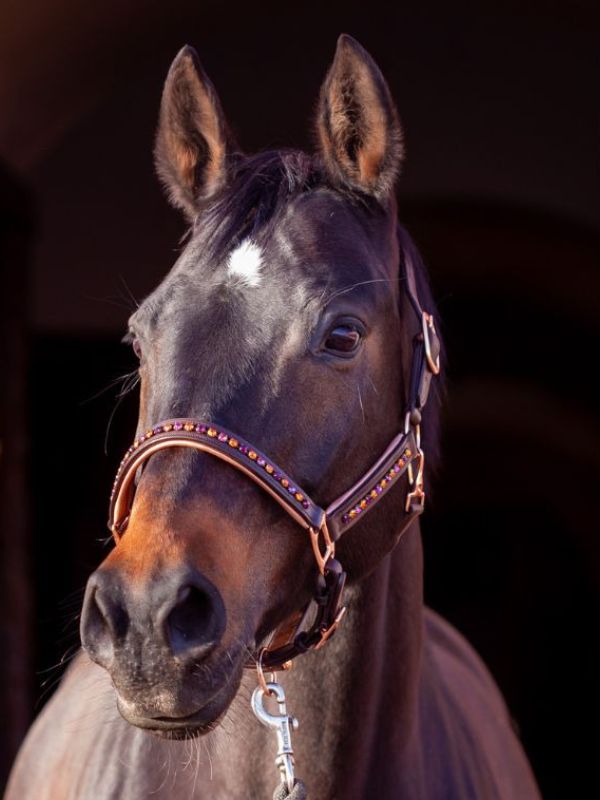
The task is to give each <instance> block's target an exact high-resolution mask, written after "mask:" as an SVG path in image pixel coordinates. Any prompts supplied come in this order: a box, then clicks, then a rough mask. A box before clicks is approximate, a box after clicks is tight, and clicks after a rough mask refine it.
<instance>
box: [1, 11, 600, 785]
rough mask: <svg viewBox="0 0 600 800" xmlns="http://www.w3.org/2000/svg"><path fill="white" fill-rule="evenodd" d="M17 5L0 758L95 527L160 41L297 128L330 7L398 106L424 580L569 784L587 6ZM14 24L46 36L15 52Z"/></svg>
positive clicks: (164, 58)
mask: <svg viewBox="0 0 600 800" xmlns="http://www.w3.org/2000/svg"><path fill="white" fill-rule="evenodd" d="M41 6H43V7H44V8H45V9H46V12H47V13H43V10H41V11H40V15H39V16H38V17H37V18H35V19H31V20H30V19H28V20H26V21H24V19H23V18H22V17H19V11H18V10H17V9H16V8H15V9H11V10H8V9H7V11H6V15H7V16H6V20H5V22H6V24H5V25H4V26H3V29H4V31H5V36H7V41H8V42H9V46H8V47H7V48H4V50H3V52H2V54H1V55H0V66H3V67H4V69H1V70H0V102H2V108H3V115H2V116H3V122H0V153H1V154H2V155H3V157H4V160H5V162H6V163H7V165H8V168H7V169H6V170H4V169H3V170H2V172H1V173H0V259H1V264H2V270H3V272H2V285H3V289H4V291H3V292H2V293H1V294H0V359H1V364H2V370H3V381H2V388H1V391H0V426H1V430H0V432H1V442H2V450H1V452H0V457H1V461H0V464H1V468H2V471H1V473H0V523H1V527H0V533H1V539H0V548H1V550H0V555H1V557H2V565H1V574H0V578H1V580H0V608H1V609H2V612H1V613H0V646H1V647H2V651H3V653H5V654H6V655H5V657H4V658H3V659H2V660H1V661H0V681H1V683H2V686H3V687H5V689H6V691H5V692H3V694H2V696H1V698H0V714H1V717H2V719H3V720H4V725H5V732H6V736H5V737H4V738H3V741H2V748H1V749H0V759H1V761H0V768H1V770H2V773H3V774H5V773H6V770H7V768H8V765H9V763H10V761H11V759H12V756H13V753H14V751H15V748H16V747H17V746H18V743H19V741H20V739H21V737H22V735H23V733H24V731H25V729H26V726H27V725H28V724H29V722H30V720H31V718H32V716H33V715H34V714H35V713H36V711H37V710H39V708H40V707H41V706H42V705H43V703H44V702H45V700H46V699H47V698H48V697H49V696H50V694H51V692H52V689H53V686H54V684H55V682H56V680H57V678H58V677H59V675H60V668H59V667H57V668H54V667H53V665H54V664H57V663H59V662H60V661H61V660H62V659H63V657H64V656H65V654H69V653H71V652H73V651H74V649H75V648H76V647H77V645H78V637H77V616H78V611H79V606H80V602H81V596H82V592H83V586H84V584H85V580H86V578H87V576H88V575H89V573H90V572H91V571H92V569H93V568H94V567H95V566H96V565H97V564H98V563H99V561H100V560H101V558H102V557H103V553H104V551H105V549H106V547H107V546H109V545H107V543H106V529H105V527H104V521H105V517H106V499H107V492H108V488H109V487H110V485H111V482H112V476H113V473H114V470H115V468H116V465H117V462H118V460H119V459H120V456H121V454H122V451H123V450H124V449H125V447H126V446H127V445H128V444H129V440H130V438H131V433H132V431H133V429H134V426H135V414H136V405H137V402H136V397H135V396H130V397H127V398H125V399H124V400H123V402H122V403H121V405H120V407H119V408H118V409H117V411H116V413H115V414H114V417H113V421H112V425H111V427H110V431H109V432H108V435H107V453H108V455H107V456H105V455H104V453H103V443H104V439H105V435H106V430H107V424H108V420H109V418H111V417H112V415H113V410H114V406H115V396H116V393H117V391H118V386H119V384H118V383H117V384H114V385H113V382H114V381H115V380H116V379H118V378H119V376H122V375H123V374H126V373H128V372H129V371H131V370H132V369H134V368H135V363H134V359H133V357H132V356H131V355H130V353H129V351H128V349H127V348H125V347H123V346H122V345H120V344H119V339H120V335H121V333H122V331H124V327H125V321H126V318H127V316H128V313H129V310H130V309H131V308H132V305H133V302H134V301H133V298H132V294H133V295H135V296H136V297H142V296H143V295H144V294H145V293H147V292H148V291H149V290H150V289H151V288H152V286H153V285H155V284H156V283H157V282H158V281H159V280H160V278H161V276H162V275H163V274H164V273H165V272H166V270H167V269H168V267H169V266H170V264H171V263H172V262H173V260H174V258H175V255H176V253H175V252H174V251H175V247H176V244H177V241H178V238H179V237H180V235H181V233H182V232H183V226H182V223H181V221H180V220H179V219H178V217H177V216H176V215H175V214H174V213H173V212H171V211H169V210H168V208H167V206H166V204H165V202H164V201H163V199H162V197H161V194H160V191H159V189H158V186H157V184H156V181H155V179H154V176H153V174H152V166H151V146H152V136H153V129H154V124H155V120H156V114H157V107H158V100H159V96H160V87H161V83H162V79H163V77H164V74H165V72H166V69H167V67H168V63H169V61H170V59H171V58H172V56H173V55H174V54H175V52H176V51H177V49H178V48H179V46H180V45H181V44H183V43H184V42H185V41H190V42H191V43H193V44H196V45H197V46H198V49H199V50H200V53H201V56H202V58H203V61H204V62H205V65H206V67H207V69H208V71H209V73H210V75H211V77H212V78H213V80H214V81H215V83H216V84H217V88H218V90H219V91H220V94H221V96H222V100H223V103H224V106H225V108H226V111H228V113H229V114H230V116H231V118H232V119H233V121H234V126H236V124H237V126H238V132H239V126H243V130H244V134H243V136H242V135H240V138H241V140H242V142H243V143H244V144H245V145H247V147H248V149H252V148H256V147H263V146H265V145H272V144H277V143H280V142H284V143H286V144H294V145H301V146H307V144H308V142H309V133H308V129H307V124H306V120H307V119H308V118H309V117H310V113H311V108H312V103H313V101H314V99H315V97H316V93H317V90H318V87H319V84H320V81H321V78H322V76H323V74H324V72H325V69H326V67H327V64H328V63H329V60H330V58H331V56H332V53H333V49H334V44H335V38H336V35H337V33H339V32H340V31H341V30H348V31H349V32H351V33H353V34H354V35H356V36H357V37H358V38H359V39H361V40H362V41H363V43H364V44H365V45H366V46H367V47H368V48H369V49H370V50H371V52H372V53H373V55H374V56H375V57H376V59H377V60H378V61H379V62H380V63H381V65H382V67H383V69H384V71H385V72H386V75H387V77H388V78H389V80H390V83H391V85H392V89H393V91H394V93H395V95H396V98H397V101H398V104H399V106H400V110H401V113H402V116H403V118H404V120H405V123H406V127H407V139H408V153H409V161H408V165H407V170H406V176H405V178H404V180H403V182H402V184H401V187H400V192H399V197H400V205H401V219H402V221H403V222H404V223H405V225H406V226H407V227H408V229H409V230H410V231H411V233H412V234H413V236H414V238H415V239H416V241H417V244H418V245H419V247H420V248H421V250H422V252H423V254H424V256H425V259H426V261H427V263H428V264H429V266H430V270H431V274H432V280H433V284H434V289H435V295H436V297H437V299H438V303H439V309H440V314H441V317H442V319H443V324H444V333H445V337H446V340H447V347H448V373H449V393H448V402H447V409H446V414H445V427H444V447H443V453H444V464H443V467H442V471H441V474H440V476H439V479H438V482H437V486H436V489H435V494H434V498H433V503H432V504H431V506H430V510H429V514H428V515H427V518H426V520H425V522H424V531H425V536H424V539H425V550H426V596H427V601H428V602H429V603H430V604H431V605H432V606H433V607H434V608H436V609H437V610H439V611H441V612H442V613H444V614H445V615H446V616H447V617H448V618H449V619H450V620H451V621H452V622H453V623H454V624H456V625H457V627H458V628H459V629H460V630H461V631H462V632H463V633H465V634H466V635H467V637H468V638H469V639H470V641H471V642H472V643H473V644H474V645H475V647H476V648H477V649H478V651H479V652H480V653H481V655H482V656H483V658H484V659H485V660H486V662H487V664H488V665H489V667H490V669H491V670H492V672H493V674H494V676H495V678H496V680H497V681H498V682H499V684H500V686H501V688H502V691H503V692H504V694H505V697H506V699H507V702H508V705H509V707H510V710H511V713H512V714H513V716H514V718H515V721H516V723H517V725H518V727H519V729H520V732H521V736H522V738H523V741H524V744H525V747H526V750H527V752H528V754H529V756H530V758H531V760H532V763H533V767H534V770H535V772H536V775H537V777H538V779H539V781H540V784H541V788H542V792H543V794H544V797H546V798H564V797H583V796H587V795H588V794H590V791H591V790H592V784H593V781H594V780H595V779H596V775H595V771H594V770H593V766H592V765H593V762H594V755H595V752H596V744H595V737H596V735H597V730H596V729H597V725H596V722H595V720H596V718H597V705H596V704H595V703H596V699H597V682H598V681H597V674H598V672H597V667H598V659H597V644H598V641H597V635H596V634H597V619H596V616H595V608H596V607H597V605H598V579H597V576H598V574H599V573H598V566H599V564H598V560H599V556H598V547H597V544H596V541H595V538H594V534H595V533H596V532H597V520H598V518H599V517H600V507H599V506H600V493H599V491H598V486H597V482H595V480H596V476H597V475H598V472H599V470H598V467H599V466H600V465H599V463H598V462H599V460H600V447H599V434H598V422H597V417H596V415H597V409H598V401H599V397H598V390H597V388H596V386H595V383H596V382H595V381H594V372H593V370H594V366H595V361H594V359H595V358H597V356H596V354H597V352H598V347H597V345H598V298H599V297H600V286H599V283H600V278H599V271H598V262H597V256H598V252H599V248H598V245H599V241H598V240H599V234H598V227H597V221H596V223H594V213H595V211H597V208H595V207H594V206H593V204H592V200H593V191H594V189H593V187H592V184H593V183H594V180H593V178H591V176H590V173H591V163H592V159H593V146H592V144H591V142H592V139H593V134H592V132H591V131H592V130H593V128H589V126H588V122H587V119H588V118H587V116H586V115H587V114H588V113H589V105H590V102H589V101H590V97H592V96H595V95H593V94H591V93H590V92H589V90H588V88H587V86H588V85H589V84H590V82H592V83H593V77H594V76H593V73H592V69H591V67H590V64H591V63H592V62H591V52H592V51H591V49H590V44H591V38H590V33H591V29H592V27H593V25H592V23H594V22H597V16H598V13H597V11H592V7H591V5H590V6H588V5H587V4H586V3H575V4H573V5H571V6H570V7H569V12H568V13H567V11H566V6H562V5H561V4H552V3H551V4H545V5H544V7H543V13H542V10H540V12H539V13H537V12H535V8H534V7H535V4H533V5H532V6H531V7H530V9H529V11H528V12H527V14H524V12H523V11H522V9H521V8H520V7H518V8H517V6H515V8H514V9H513V8H512V6H511V4H510V3H508V4H503V5H502V11H501V12H499V13H496V14H494V15H492V17H493V19H492V18H490V14H491V9H492V6H490V10H489V12H490V13H488V11H487V10H486V13H485V14H484V13H483V12H482V11H481V12H477V13H475V12H473V11H472V10H471V9H470V8H468V7H467V6H466V5H461V4H460V3H459V4H458V5H453V7H452V13H451V14H450V11H449V10H447V9H446V8H445V6H444V7H443V6H442V4H439V7H438V8H436V7H435V4H434V7H432V9H431V11H430V13H429V14H425V13H424V12H421V11H419V10H418V9H414V8H413V9H396V10H389V9H387V7H386V10H385V11H383V7H382V11H381V13H380V14H379V15H378V14H376V13H371V14H370V15H369V18H368V19H366V18H365V15H364V13H363V12H362V10H361V7H360V6H359V5H356V7H355V6H354V5H353V4H351V3H350V4H345V6H344V10H343V11H342V10H341V6H338V5H337V4H335V3H333V4H330V5H328V8H327V11H326V12H325V11H321V12H320V16H312V15H311V16H310V18H309V16H308V12H307V13H306V16H302V17H297V11H296V10H294V9H293V8H291V7H289V8H287V10H286V8H284V7H281V8H280V7H277V6H275V5H274V6H273V7H272V13H267V11H266V10H265V12H264V14H262V15H255V16H253V17H252V18H251V19H250V18H248V19H242V18H240V19H238V20H237V21H236V24H235V25H230V24H227V25H225V14H224V12H222V11H219V9H218V7H217V6H216V4H207V8H206V9H205V10H204V11H203V12H202V17H201V19H200V18H199V15H200V12H199V11H198V7H197V4H192V3H187V2H180V3H176V4H174V8H173V9H171V7H170V10H169V13H168V14H166V12H165V11H164V9H163V6H162V4H155V3H146V4H142V3H140V2H129V3H122V4H119V5H118V6H117V4H116V3H110V2H108V3H107V4H106V6H105V7H103V10H102V11H100V10H97V9H96V10H94V9H92V8H91V7H90V8H87V7H86V8H85V9H84V8H83V7H82V8H79V7H76V5H75V4H74V3H69V2H67V0H64V1H63V2H58V1H55V2H50V1H48V2H47V3H46V4H41ZM265 8H266V6H265ZM540 9H541V7H540ZM50 12H52V13H50ZM4 13H5V12H4V11H3V14H4ZM315 13H316V12H315ZM67 20H68V23H67ZM27 26H29V29H28V28H27ZM25 34H27V35H28V36H29V38H30V40H31V41H33V42H35V41H36V38H35V37H36V36H38V37H42V36H43V38H44V41H45V42H46V45H45V47H39V48H38V50H37V51H36V53H35V55H32V54H31V51H30V52H29V53H28V56H27V59H25V58H24V57H23V56H20V55H19V54H20V53H21V51H20V50H19V47H18V45H19V41H20V40H19V37H23V36H25ZM78 34H80V35H79V36H78ZM84 34H85V35H84ZM11 37H12V38H11ZM80 40H83V44H82V41H80ZM21 44H22V41H21ZM84 44H85V46H83V45H84ZM586 48H587V49H586ZM508 56H509V57H508ZM3 59H4V63H1V62H2V60H3ZM11 59H12V60H11ZM25 62H27V64H26V66H27V69H25ZM9 68H10V69H9ZM11 81H12V83H11ZM5 112H8V113H5ZM6 120H8V122H7V121H6ZM19 133H20V134H21V135H19ZM17 174H18V176H19V177H16V175H17ZM592 354H593V355H592ZM107 387H108V388H107ZM105 389H106V391H103V390H105ZM42 684H43V688H40V686H41V685H42ZM592 774H593V776H594V777H593V778H592ZM1 781H2V776H1V775H0V783H1Z"/></svg>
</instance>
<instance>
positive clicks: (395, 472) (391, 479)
mask: <svg viewBox="0 0 600 800" xmlns="http://www.w3.org/2000/svg"><path fill="white" fill-rule="evenodd" d="M411 456H412V450H410V449H409V448H406V450H405V451H404V453H403V454H402V455H401V456H400V458H399V459H398V460H397V461H396V462H395V463H394V465H393V466H392V467H391V469H390V470H389V472H387V473H386V474H385V475H384V476H383V478H381V480H380V481H378V482H377V483H376V484H375V486H374V487H373V488H372V489H371V490H370V491H369V492H367V493H366V494H365V495H364V497H363V498H362V499H361V500H360V501H359V502H358V503H357V504H356V505H355V506H353V507H352V508H350V509H349V510H348V511H346V513H345V514H344V515H343V516H342V523H343V524H344V525H347V524H348V523H349V522H350V521H351V520H354V519H356V517H357V516H358V515H359V514H362V512H363V511H364V510H365V509H366V508H368V506H370V505H372V504H373V503H376V502H377V501H378V500H379V498H380V497H381V496H382V495H383V494H384V493H385V492H386V491H387V490H388V489H389V488H390V486H392V485H393V484H394V483H395V481H396V479H397V478H398V476H399V475H400V473H401V472H402V469H403V468H404V467H405V466H406V465H407V464H408V461H409V459H410V457H411Z"/></svg>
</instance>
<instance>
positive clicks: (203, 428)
mask: <svg viewBox="0 0 600 800" xmlns="http://www.w3.org/2000/svg"><path fill="white" fill-rule="evenodd" d="M196 430H197V431H198V433H206V431H207V430H208V428H207V427H206V425H196Z"/></svg>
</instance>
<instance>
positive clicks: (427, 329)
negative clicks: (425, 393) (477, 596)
mask: <svg viewBox="0 0 600 800" xmlns="http://www.w3.org/2000/svg"><path fill="white" fill-rule="evenodd" d="M422 323H423V344H424V347H425V358H426V359H427V364H428V365H429V369H430V370H431V372H432V373H433V374H434V375H439V374H440V354H439V352H438V353H437V355H436V356H435V358H434V357H433V350H432V347H431V336H435V338H436V341H437V331H436V329H435V322H434V320H433V315H432V314H428V313H427V311H423V316H422ZM438 350H439V346H438Z"/></svg>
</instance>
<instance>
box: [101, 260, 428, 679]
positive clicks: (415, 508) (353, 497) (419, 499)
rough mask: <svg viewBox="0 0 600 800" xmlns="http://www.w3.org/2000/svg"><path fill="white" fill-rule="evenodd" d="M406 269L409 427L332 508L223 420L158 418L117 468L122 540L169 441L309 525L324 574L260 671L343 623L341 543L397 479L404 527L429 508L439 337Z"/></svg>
mask: <svg viewBox="0 0 600 800" xmlns="http://www.w3.org/2000/svg"><path fill="white" fill-rule="evenodd" d="M403 271H404V275H403V277H404V286H405V290H406V293H407V296H408V299H409V301H410V304H411V307H412V308H413V310H414V312H415V315H416V317H417V320H418V324H419V330H418V333H417V334H416V335H415V337H414V340H413V358H412V367H411V374H410V383H409V394H408V406H407V409H406V414H405V425H404V430H403V431H401V432H400V433H399V434H398V435H397V436H396V437H394V439H392V441H391V442H390V444H389V445H388V447H387V448H386V450H385V452H384V453H383V454H382V455H381V456H380V458H379V459H378V460H377V461H376V462H375V463H374V464H373V465H372V466H371V467H370V469H369V470H367V472H366V473H365V474H364V475H363V476H362V478H360V479H359V480H358V481H357V482H356V483H355V484H354V485H353V486H351V487H350V488H349V489H348V491H347V492H345V494H343V495H341V497H338V498H337V499H336V500H334V501H333V503H331V504H330V505H329V506H328V507H327V508H326V509H323V508H320V507H319V506H318V505H317V504H316V503H315V502H313V500H311V498H310V497H309V496H308V494H307V493H306V492H305V491H304V490H303V489H302V488H301V487H300V486H299V485H298V484H297V483H296V482H295V481H294V480H293V479H292V478H291V477H290V475H288V473H286V472H285V471H284V470H283V469H281V467H279V466H278V465H277V464H276V463H275V462H274V461H273V459H271V458H269V457H268V456H267V455H266V454H265V453H262V452H261V451H260V450H259V449H258V448H256V447H254V445H252V444H251V443H250V442H247V441H246V440H245V439H243V438H242V437H241V436H238V435H237V434H236V433H233V432H232V431H229V430H227V429H226V428H224V427H223V426H222V425H218V424H216V423H209V422H204V421H201V420H195V419H169V420H165V421H163V422H159V423H157V424H156V425H154V426H153V427H152V428H149V429H148V430H147V431H146V432H145V433H143V434H141V435H140V436H139V437H138V438H137V439H136V440H135V441H134V443H133V444H132V446H131V447H130V448H129V450H128V451H127V452H126V454H125V456H124V458H123V460H122V461H121V464H120V466H119V469H118V471H117V475H116V478H115V482H114V485H113V490H112V494H111V498H110V510H109V522H108V525H109V528H110V530H111V531H112V533H113V536H114V538H115V541H116V542H117V544H118V543H119V541H120V539H121V537H122V536H123V534H124V533H125V531H126V529H127V524H128V522H129V515H130V510H131V506H132V503H133V498H134V494H135V482H134V479H135V476H136V474H137V472H138V470H139V469H140V468H143V467H144V465H145V464H146V463H147V461H148V459H149V458H151V456H153V455H154V454H155V453H158V452H160V451H161V450H165V449H167V448H169V447H188V448H191V449H193V450H199V451H202V452H205V453H210V454H212V455H213V456H215V457H216V458H219V459H221V460H222V461H225V462H227V463H228V464H230V465H231V466H232V467H235V468H236V469H238V470H240V471H241V472H243V473H244V474H246V475H247V476H248V477H249V478H251V479H252V480H253V481H255V483H257V484H258V485H259V486H260V487H261V488H262V489H264V490H265V491H266V492H268V493H269V494H270V495H271V497H272V498H273V499H274V500H275V501H277V502H278V503H279V505H280V506H281V507H282V508H283V509H284V510H285V511H286V512H287V513H288V514H289V515H290V516H291V517H292V519H293V520H295V521H296V522H297V523H298V524H299V525H301V526H302V527H303V528H304V529H305V530H306V531H307V532H308V534H309V536H310V542H311V545H312V548H313V551H314V555H315V559H316V561H317V565H318V567H319V573H320V575H319V580H318V581H317V587H316V591H315V595H314V597H313V599H312V601H311V602H310V603H309V605H308V606H307V607H306V609H304V612H303V613H302V614H301V618H300V620H299V621H298V620H294V624H293V625H292V626H290V625H289V624H287V625H284V626H282V627H281V628H279V629H278V630H277V631H276V632H275V634H274V635H273V636H272V639H271V643H270V645H269V646H268V647H267V648H265V649H263V650H262V652H261V655H260V658H259V675H260V677H262V673H261V671H260V668H261V667H264V668H266V669H270V670H274V669H281V668H287V667H289V665H290V664H289V662H290V661H291V659H293V658H295V657H296V656H298V655H300V654H301V653H305V652H306V651H307V650H311V649H315V650H318V649H319V648H320V647H322V646H323V645H324V644H325V642H326V641H327V640H328V639H329V637H330V636H331V635H332V634H333V633H334V631H335V629H336V628H337V626H338V625H339V623H340V621H341V619H342V617H343V615H344V612H345V610H346V609H345V606H343V605H342V594H343V590H344V583H345V580H346V573H345V572H344V571H343V569H342V566H341V564H340V563H339V561H337V559H336V558H335V544H336V542H337V541H338V540H339V539H340V537H341V536H343V535H344V534H345V533H346V531H348V530H349V529H350V528H351V527H352V526H353V525H355V524H356V523H357V522H358V521H359V520H360V519H361V518H362V516H363V515H364V514H367V513H368V512H369V510H370V509H371V508H373V507H374V506H375V505H377V504H378V503H379V502H381V501H382V498H383V497H384V496H385V495H386V494H387V493H388V492H389V491H391V489H392V488H393V487H394V486H395V485H396V484H402V485H403V486H404V491H405V493H406V501H405V505H404V516H403V519H402V527H401V529H400V533H403V532H404V531H405V530H406V529H407V528H408V526H409V525H410V524H411V522H412V521H413V520H414V519H415V518H416V517H417V516H418V515H419V514H421V513H422V511H423V507H424V502H425V492H424V491H423V471H424V466H425V455H424V453H423V449H422V447H421V427H420V426H421V412H422V409H423V408H424V406H425V403H426V402H427V396H428V394H429V388H430V384H431V379H432V377H433V376H434V375H437V374H438V373H439V371H440V342H439V339H438V336H437V333H436V330H435V325H434V320H433V317H432V316H431V314H428V313H427V312H426V311H424V310H423V308H422V307H421V304H420V302H419V298H418V294H417V287H416V279H415V271H414V267H413V264H412V262H411V260H410V258H409V257H408V256H407V257H406V258H405V259H404V260H403ZM248 666H254V664H249V665H248ZM262 682H263V683H264V679H262Z"/></svg>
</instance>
